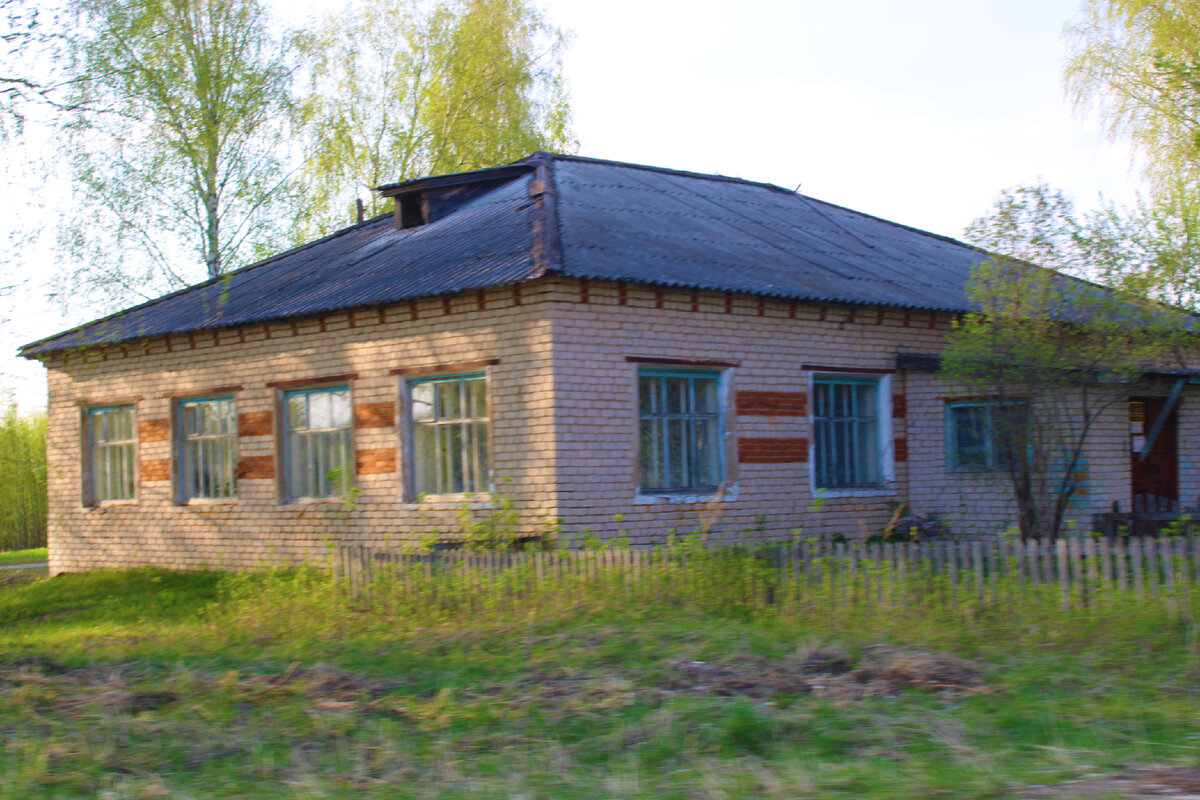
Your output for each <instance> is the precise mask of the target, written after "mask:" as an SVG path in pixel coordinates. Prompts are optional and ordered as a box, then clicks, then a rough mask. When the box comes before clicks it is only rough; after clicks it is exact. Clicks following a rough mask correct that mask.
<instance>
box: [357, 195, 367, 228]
mask: <svg viewBox="0 0 1200 800" xmlns="http://www.w3.org/2000/svg"><path fill="white" fill-rule="evenodd" d="M354 210H355V211H356V212H358V213H357V216H358V222H360V223H361V222H362V221H363V218H364V217H366V215H367V209H366V206H364V205H363V201H362V198H361V197H356V198H354Z"/></svg>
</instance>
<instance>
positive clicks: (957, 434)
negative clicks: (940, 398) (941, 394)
mask: <svg viewBox="0 0 1200 800" xmlns="http://www.w3.org/2000/svg"><path fill="white" fill-rule="evenodd" d="M1028 415H1029V408H1028V406H1027V404H1026V403H1025V401H1024V400H1022V399H999V398H992V399H983V400H954V401H950V402H947V403H946V468H947V469H949V470H950V471H952V472H986V471H991V470H999V469H1003V468H1004V467H1005V465H1006V464H1009V463H1012V457H1013V454H1014V453H1020V452H1022V451H1024V450H1026V449H1027V447H1028V445H1027V444H1025V443H1026V442H1027V441H1028V438H1029V437H1028V431H1027V429H1026V426H1027V425H1028V418H1029V416H1028Z"/></svg>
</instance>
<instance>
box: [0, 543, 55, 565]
mask: <svg viewBox="0 0 1200 800" xmlns="http://www.w3.org/2000/svg"><path fill="white" fill-rule="evenodd" d="M45 560H46V548H44V547H30V548H28V549H26V550H8V551H6V552H0V564H33V563H37V562H40V561H45Z"/></svg>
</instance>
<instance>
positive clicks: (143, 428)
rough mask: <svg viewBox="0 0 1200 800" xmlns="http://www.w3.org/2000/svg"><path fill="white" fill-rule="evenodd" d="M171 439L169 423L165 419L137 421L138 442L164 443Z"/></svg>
mask: <svg viewBox="0 0 1200 800" xmlns="http://www.w3.org/2000/svg"><path fill="white" fill-rule="evenodd" d="M170 438H171V423H170V422H168V421H167V418H166V417H160V418H159V419H139V420H138V441H141V442H165V441H166V440H167V439H170Z"/></svg>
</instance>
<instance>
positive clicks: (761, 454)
mask: <svg viewBox="0 0 1200 800" xmlns="http://www.w3.org/2000/svg"><path fill="white" fill-rule="evenodd" d="M737 456H738V463H739V464H804V463H807V462H808V439H805V438H803V437H800V436H792V437H786V438H781V439H775V438H771V437H766V436H743V437H741V438H740V439H738V445H737Z"/></svg>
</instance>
